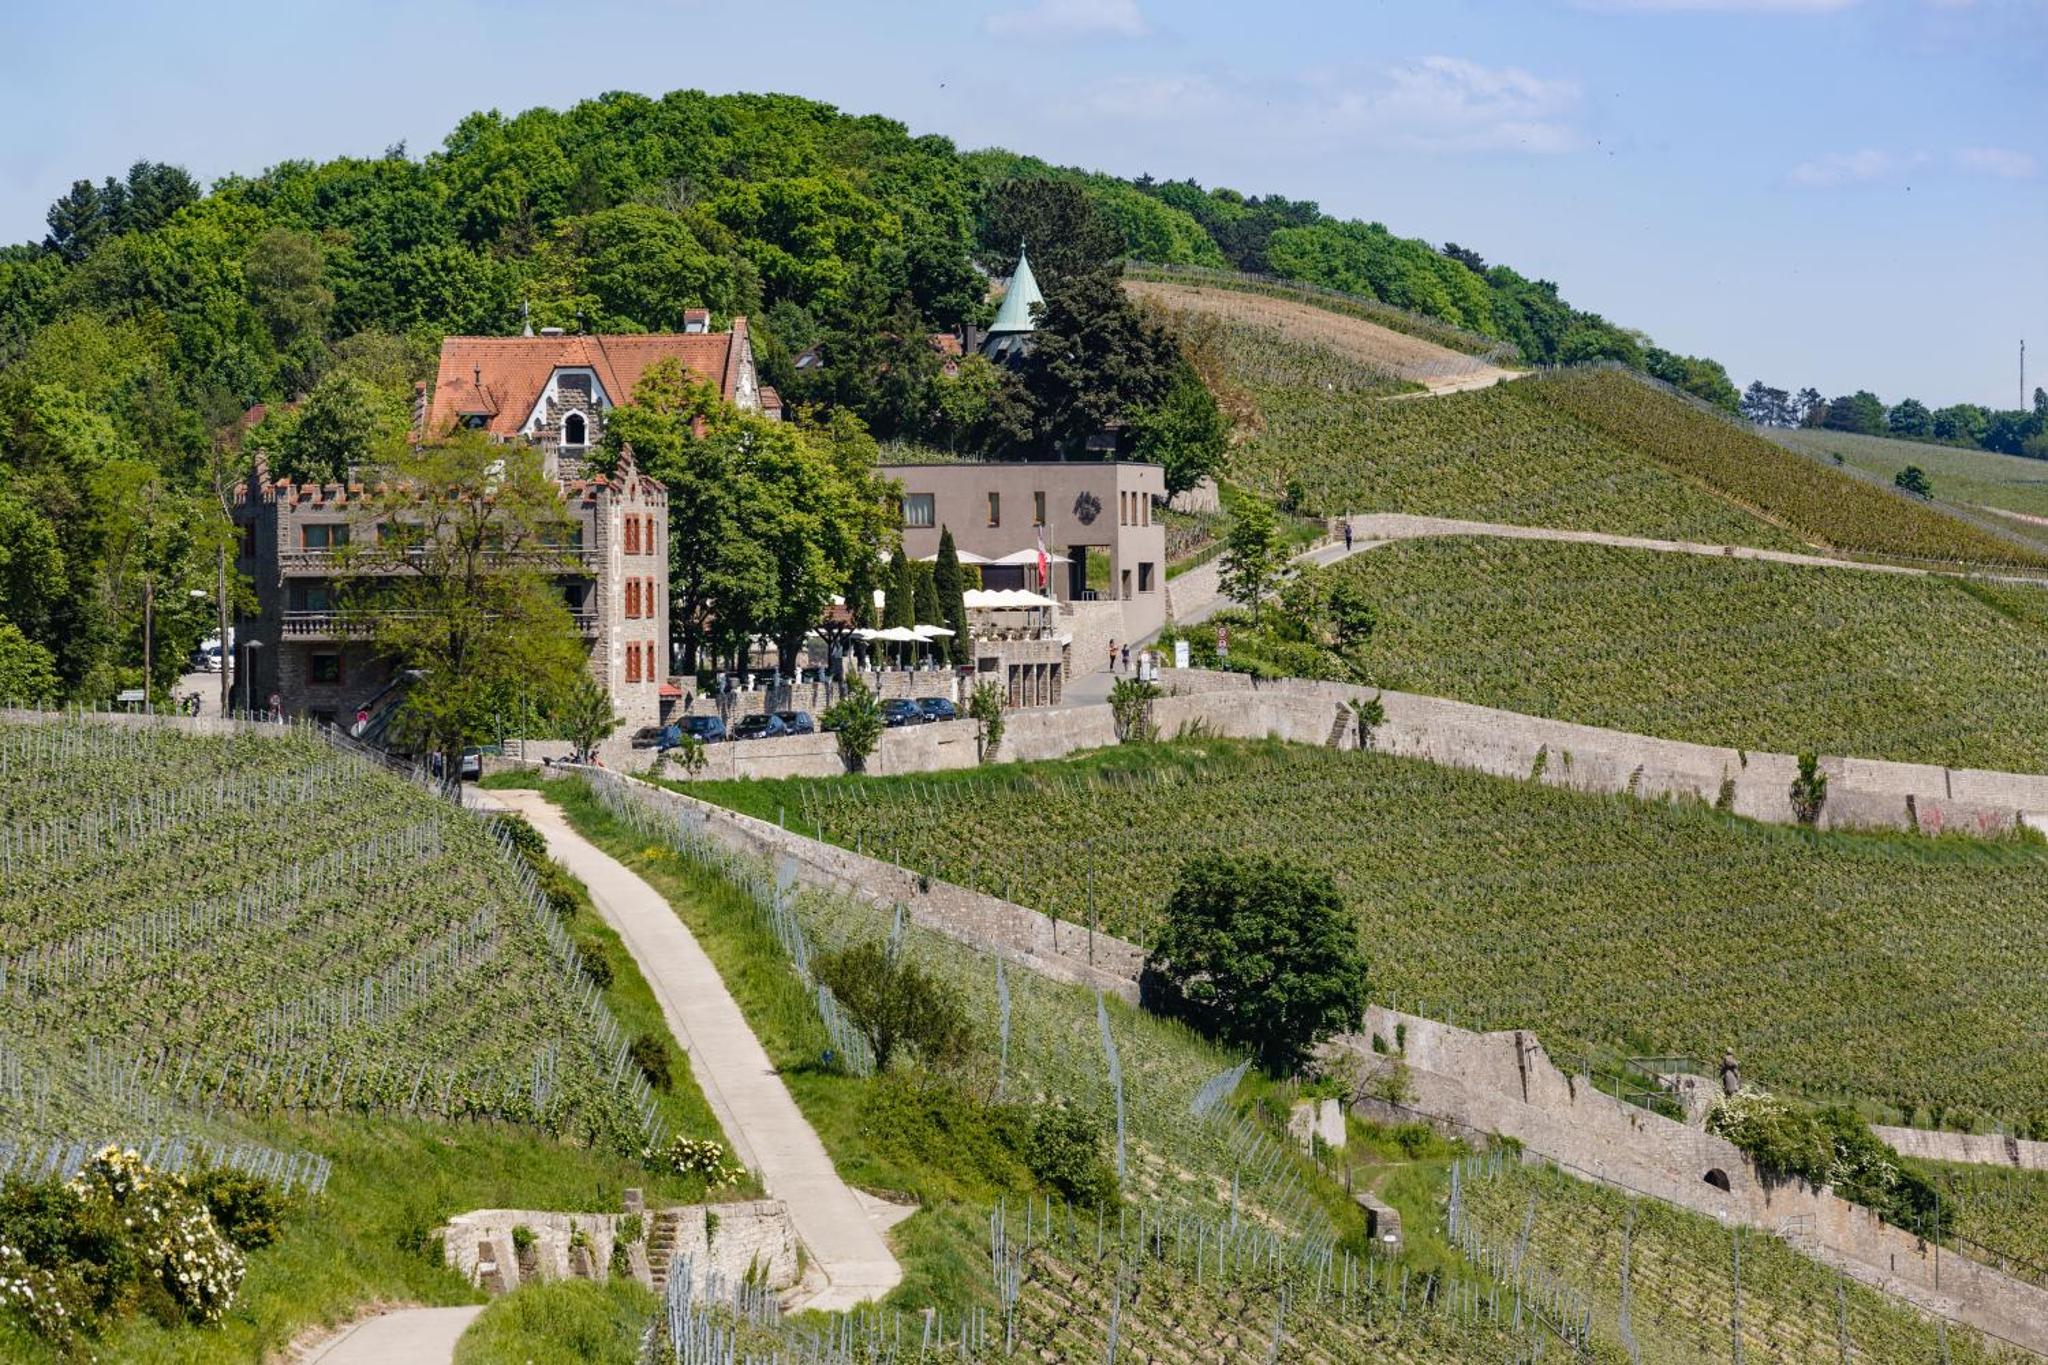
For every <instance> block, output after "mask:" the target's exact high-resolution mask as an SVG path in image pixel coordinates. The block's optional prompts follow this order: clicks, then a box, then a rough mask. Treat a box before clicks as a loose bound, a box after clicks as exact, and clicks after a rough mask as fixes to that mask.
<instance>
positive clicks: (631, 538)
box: [626, 517, 640, 555]
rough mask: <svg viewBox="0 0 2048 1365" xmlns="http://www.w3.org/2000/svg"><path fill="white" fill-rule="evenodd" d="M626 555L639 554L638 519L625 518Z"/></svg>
mask: <svg viewBox="0 0 2048 1365" xmlns="http://www.w3.org/2000/svg"><path fill="white" fill-rule="evenodd" d="M626 553H627V554H629V555H637V554H639V553H640V518H638V517H627V518H626Z"/></svg>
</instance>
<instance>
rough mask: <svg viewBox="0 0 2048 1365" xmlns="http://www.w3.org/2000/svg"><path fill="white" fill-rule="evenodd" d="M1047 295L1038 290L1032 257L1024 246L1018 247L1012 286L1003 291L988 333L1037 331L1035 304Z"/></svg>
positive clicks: (998, 334) (1011, 277) (1043, 299)
mask: <svg viewBox="0 0 2048 1365" xmlns="http://www.w3.org/2000/svg"><path fill="white" fill-rule="evenodd" d="M1044 302H1045V295H1043V294H1041V293H1039V292H1038V281H1037V280H1036V279H1033V278H1032V275H1031V261H1030V258H1029V257H1027V256H1026V255H1025V254H1024V248H1023V247H1022V246H1019V247H1018V248H1017V268H1016V270H1015V271H1013V272H1012V273H1011V275H1010V287H1009V288H1008V289H1005V290H1004V291H1003V302H1002V304H1001V306H1000V307H998V308H997V309H996V320H995V321H994V322H992V323H990V324H989V328H988V334H989V335H990V336H1000V335H1001V334H1002V333H1004V332H1035V331H1037V330H1038V324H1037V323H1035V322H1033V321H1032V320H1031V309H1032V306H1033V305H1036V304H1043V303H1044Z"/></svg>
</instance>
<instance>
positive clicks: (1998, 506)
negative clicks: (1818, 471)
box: [1762, 427, 2048, 540]
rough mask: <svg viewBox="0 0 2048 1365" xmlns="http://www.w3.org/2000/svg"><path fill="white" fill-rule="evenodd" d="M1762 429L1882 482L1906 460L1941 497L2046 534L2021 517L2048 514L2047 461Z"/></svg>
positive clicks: (1799, 448) (2019, 528)
mask: <svg viewBox="0 0 2048 1365" xmlns="http://www.w3.org/2000/svg"><path fill="white" fill-rule="evenodd" d="M1762 434H1763V435H1764V436H1766V437H1768V438H1769V439H1770V440H1772V441H1775V442H1776V443H1777V444H1779V445H1782V446H1785V447H1787V448H1788V449H1791V450H1796V451H1798V452H1799V453H1801V454H1802V455H1809V456H1812V457H1814V458H1816V459H1822V460H1834V459H1836V458H1837V457H1839V458H1840V460H1841V461H1842V462H1843V463H1845V464H1849V465H1853V466H1854V467H1856V468H1858V469H1861V470H1863V471H1864V472H1866V473H1868V474H1872V475H1875V476H1877V477H1878V478H1879V479H1881V480H1882V481H1884V482H1885V483H1890V482H1891V480H1892V478H1893V477H1894V476H1895V475H1897V474H1898V473H1899V472H1900V471H1901V470H1903V469H1905V468H1906V467H1907V466H1908V465H1918V466H1919V467H1920V468H1921V469H1923V470H1925V471H1926V472H1927V477H1928V479H1929V480H1930V481H1931V482H1932V484H1933V486H1934V496H1935V497H1936V498H1937V499H1939V500H1940V501H1942V502H1945V503H1960V504H1962V505H1963V506H1965V507H1968V508H1978V509H1984V510H1989V511H1994V512H2011V513H2016V514H2017V516H2015V517H2014V518H2013V519H2012V520H2013V523H2014V524H2013V525H2012V528H2011V529H2013V530H2016V531H2019V532H2021V533H2022V534H2026V535H2029V536H2031V537H2032V538H2034V539H2036V540H2039V539H2043V538H2044V537H2048V528H2044V527H2043V526H2042V525H2041V523H2040V522H2038V521H2026V520H2021V518H2048V461H2042V460H2030V459H2027V458H2025V457H2023V456H2019V455H2001V454H1999V453H1997V452H1996V451H1990V450H1965V449H1962V448H1960V447H1957V446H1944V445H1934V444H1932V443H1930V442H1927V441H1901V440H1895V439H1893V438H1891V437H1888V436H1858V435H1855V434H1853V433H1851V432H1846V431H1827V430H1824V429H1821V428H1813V429H1807V428H1803V427H1793V428H1773V429H1768V430H1764V431H1763V432H1762Z"/></svg>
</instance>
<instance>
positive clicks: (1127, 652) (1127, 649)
mask: <svg viewBox="0 0 2048 1365" xmlns="http://www.w3.org/2000/svg"><path fill="white" fill-rule="evenodd" d="M1130 671H1131V646H1130V642H1129V641H1128V640H1127V641H1125V642H1124V672H1126V673H1128V672H1130Z"/></svg>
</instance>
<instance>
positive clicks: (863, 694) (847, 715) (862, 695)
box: [818, 678, 884, 773]
mask: <svg viewBox="0 0 2048 1365" xmlns="http://www.w3.org/2000/svg"><path fill="white" fill-rule="evenodd" d="M818 721H819V723H820V724H821V725H823V726H824V727H825V728H826V729H827V730H830V731H831V732H832V735H833V738H834V739H835V740H836V741H838V745H839V761H840V762H841V763H843V764H845V765H846V771H848V772H850V773H857V772H860V771H862V770H863V769H865V768H866V767H867V765H868V759H869V757H870V756H871V755H873V753H874V752H875V749H876V748H877V747H878V746H879V745H880V744H881V742H882V730H883V729H884V726H883V723H882V703H881V702H879V701H878V700H876V699H875V694H874V692H873V691H871V690H870V689H869V687H868V685H867V684H866V683H864V682H862V681H861V680H860V679H859V678H854V679H852V680H850V681H849V682H848V683H847V684H846V691H845V693H844V694H843V695H842V696H841V697H840V698H839V700H838V701H836V702H834V703H832V705H831V706H829V707H827V708H826V710H825V714H824V715H822V716H820V717H818Z"/></svg>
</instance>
